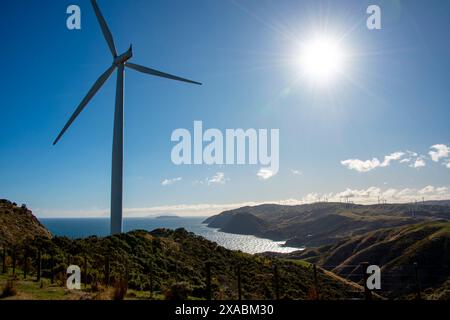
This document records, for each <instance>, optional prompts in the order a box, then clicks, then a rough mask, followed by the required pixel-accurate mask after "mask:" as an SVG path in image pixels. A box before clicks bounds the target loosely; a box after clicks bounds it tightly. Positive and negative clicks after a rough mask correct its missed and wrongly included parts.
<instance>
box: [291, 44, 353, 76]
mask: <svg viewBox="0 0 450 320" xmlns="http://www.w3.org/2000/svg"><path fill="white" fill-rule="evenodd" d="M344 57H345V54H344V50H343V48H342V46H341V44H340V43H339V41H338V40H336V39H333V38H331V37H327V36H319V37H316V38H313V39H311V40H310V41H308V42H306V43H304V44H303V45H302V47H301V48H300V55H299V61H298V62H299V65H300V68H301V69H302V72H303V73H304V74H305V75H306V76H307V77H308V78H310V79H311V80H312V81H314V82H316V83H328V82H329V81H330V80H332V79H334V78H335V76H336V75H338V74H340V73H342V72H343V67H344V60H345V59H344Z"/></svg>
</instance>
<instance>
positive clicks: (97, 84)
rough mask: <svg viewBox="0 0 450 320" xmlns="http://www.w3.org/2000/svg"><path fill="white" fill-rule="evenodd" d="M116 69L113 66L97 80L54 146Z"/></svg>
mask: <svg viewBox="0 0 450 320" xmlns="http://www.w3.org/2000/svg"><path fill="white" fill-rule="evenodd" d="M115 68H116V66H115V65H112V66H111V67H109V69H108V70H106V71H105V72H104V73H103V74H102V75H101V76H100V77H99V78H98V79H97V81H95V83H94V85H93V86H92V87H91V89H89V91H88V93H87V94H86V96H85V97H84V98H83V100H82V101H81V103H80V104H79V106H78V107H77V108H76V110H75V112H74V113H73V114H72V116H71V117H70V119H69V121H67V123H66V125H65V126H64V128H63V129H62V130H61V132H60V133H59V135H58V137H57V138H56V139H55V141H54V142H53V145H55V144H56V143H57V142H58V140H59V139H60V138H61V137H62V135H63V134H64V132H66V130H67V129H68V128H69V127H70V125H71V124H72V122H73V121H74V120H75V119H76V117H78V115H79V114H80V113H81V111H83V109H84V107H85V106H86V105H87V104H88V103H89V101H90V100H91V99H92V97H93V96H94V95H95V94H96V93H97V91H98V90H99V89H100V88H101V86H102V85H103V84H104V83H105V81H106V80H108V78H109V76H110V75H111V73H112V72H113V71H114V69H115Z"/></svg>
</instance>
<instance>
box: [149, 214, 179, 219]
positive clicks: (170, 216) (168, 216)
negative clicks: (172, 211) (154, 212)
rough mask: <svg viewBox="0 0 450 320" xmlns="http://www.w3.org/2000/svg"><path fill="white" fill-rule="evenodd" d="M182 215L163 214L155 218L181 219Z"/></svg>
mask: <svg viewBox="0 0 450 320" xmlns="http://www.w3.org/2000/svg"><path fill="white" fill-rule="evenodd" d="M180 218H181V217H180V216H176V215H162V216H156V217H155V219H180Z"/></svg>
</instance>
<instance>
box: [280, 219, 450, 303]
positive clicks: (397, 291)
mask: <svg viewBox="0 0 450 320" xmlns="http://www.w3.org/2000/svg"><path fill="white" fill-rule="evenodd" d="M283 257H289V258H292V259H303V260H306V261H310V262H313V263H317V264H318V265H321V266H323V267H324V268H326V269H328V270H330V271H332V272H334V273H336V274H339V275H342V276H344V277H346V278H348V279H350V280H352V279H353V280H356V281H357V280H358V279H360V275H361V271H360V269H359V265H360V263H362V262H369V263H370V264H376V265H379V266H380V267H381V272H382V293H383V294H384V295H386V296H389V297H395V298H399V297H411V295H412V294H413V293H415V292H416V290H417V280H416V274H415V268H414V263H417V272H418V280H419V284H420V287H421V289H422V290H423V292H424V295H425V296H428V297H430V298H435V299H439V298H441V299H450V222H447V221H437V222H427V223H419V224H414V225H408V226H402V227H397V228H389V229H381V230H377V231H372V232H368V233H367V234H364V235H360V236H355V237H349V238H346V239H343V240H342V241H340V242H339V243H337V244H335V245H328V246H323V247H319V248H315V249H314V248H313V249H307V250H305V251H302V252H301V251H298V252H294V253H290V254H288V255H286V256H285V255H283ZM383 279H384V281H383Z"/></svg>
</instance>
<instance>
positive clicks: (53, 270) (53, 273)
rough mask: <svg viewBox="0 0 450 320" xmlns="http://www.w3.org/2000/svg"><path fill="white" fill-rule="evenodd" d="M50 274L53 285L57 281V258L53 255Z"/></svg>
mask: <svg viewBox="0 0 450 320" xmlns="http://www.w3.org/2000/svg"><path fill="white" fill-rule="evenodd" d="M50 274H51V279H50V281H51V283H52V284H53V282H54V281H55V256H54V255H53V254H52V256H51V258H50Z"/></svg>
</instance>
